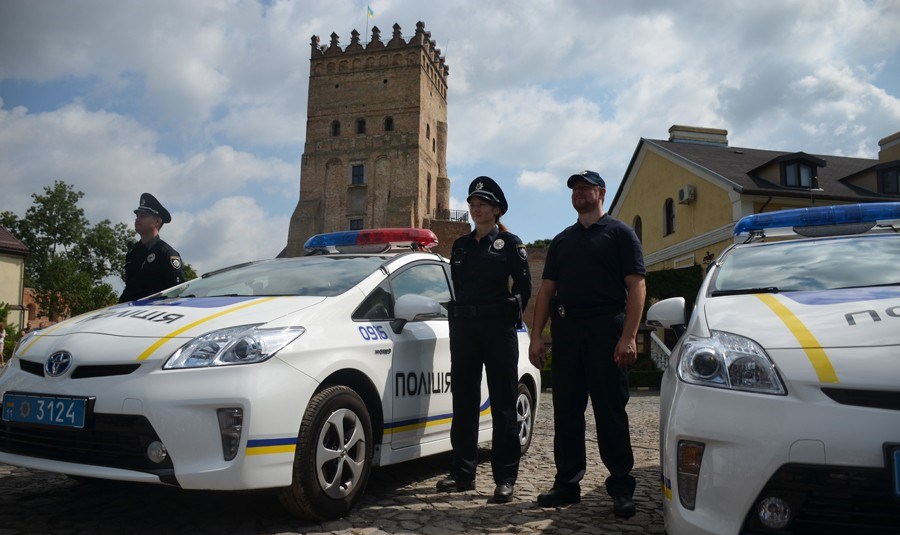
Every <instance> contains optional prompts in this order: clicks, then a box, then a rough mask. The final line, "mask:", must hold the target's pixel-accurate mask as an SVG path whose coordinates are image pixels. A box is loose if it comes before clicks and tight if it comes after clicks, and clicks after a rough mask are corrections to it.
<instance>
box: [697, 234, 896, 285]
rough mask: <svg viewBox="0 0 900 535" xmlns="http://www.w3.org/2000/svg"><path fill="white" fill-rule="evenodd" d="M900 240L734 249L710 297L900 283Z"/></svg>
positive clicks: (845, 240) (776, 244) (891, 237)
mask: <svg viewBox="0 0 900 535" xmlns="http://www.w3.org/2000/svg"><path fill="white" fill-rule="evenodd" d="M897 266H900V236H898V235H878V236H865V237H862V236H860V237H853V238H825V239H818V240H802V241H785V242H774V243H766V244H759V245H754V246H748V247H740V248H736V249H733V250H732V251H731V252H730V253H729V254H728V255H726V256H725V257H724V258H723V259H722V265H721V267H720V268H719V269H718V270H717V271H716V274H715V277H714V279H713V280H712V281H710V287H709V290H710V293H713V294H714V293H717V292H736V291H740V290H748V289H753V288H765V289H772V290H771V291H779V292H794V291H811V290H834V289H838V288H859V287H868V286H887V285H897V284H900V269H898V267H897Z"/></svg>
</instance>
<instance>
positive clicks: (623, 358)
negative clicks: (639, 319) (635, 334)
mask: <svg viewBox="0 0 900 535" xmlns="http://www.w3.org/2000/svg"><path fill="white" fill-rule="evenodd" d="M614 358H615V361H616V365H617V366H619V367H622V366H631V365H632V364H634V361H635V360H637V348H636V347H635V344H634V338H619V343H617V344H616V352H615V355H614Z"/></svg>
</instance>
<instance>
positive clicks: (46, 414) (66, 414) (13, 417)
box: [3, 393, 87, 429]
mask: <svg viewBox="0 0 900 535" xmlns="http://www.w3.org/2000/svg"><path fill="white" fill-rule="evenodd" d="M86 412H87V398H72V397H61V396H43V395H37V394H10V393H7V394H5V395H4V396H3V420H4V421H7V422H22V423H29V424H43V425H54V426H61V427H77V428H79V429H80V428H83V427H84V416H85V413H86Z"/></svg>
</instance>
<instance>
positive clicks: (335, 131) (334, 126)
mask: <svg viewBox="0 0 900 535" xmlns="http://www.w3.org/2000/svg"><path fill="white" fill-rule="evenodd" d="M339 135H341V122H340V121H331V137H338V136H339Z"/></svg>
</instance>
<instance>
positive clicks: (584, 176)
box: [566, 171, 606, 188]
mask: <svg viewBox="0 0 900 535" xmlns="http://www.w3.org/2000/svg"><path fill="white" fill-rule="evenodd" d="M579 180H584V181H585V182H587V183H588V184H592V185H594V186H600V187H601V188H605V187H606V182H604V181H603V179H602V178H601V177H600V175H599V174H597V173H596V172H594V171H582V172H580V173H578V174H577V175H572V176H570V177H569V180H568V181H567V182H566V185H567V186H569V188H571V187H572V186H573V185H575V182H577V181H579Z"/></svg>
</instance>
